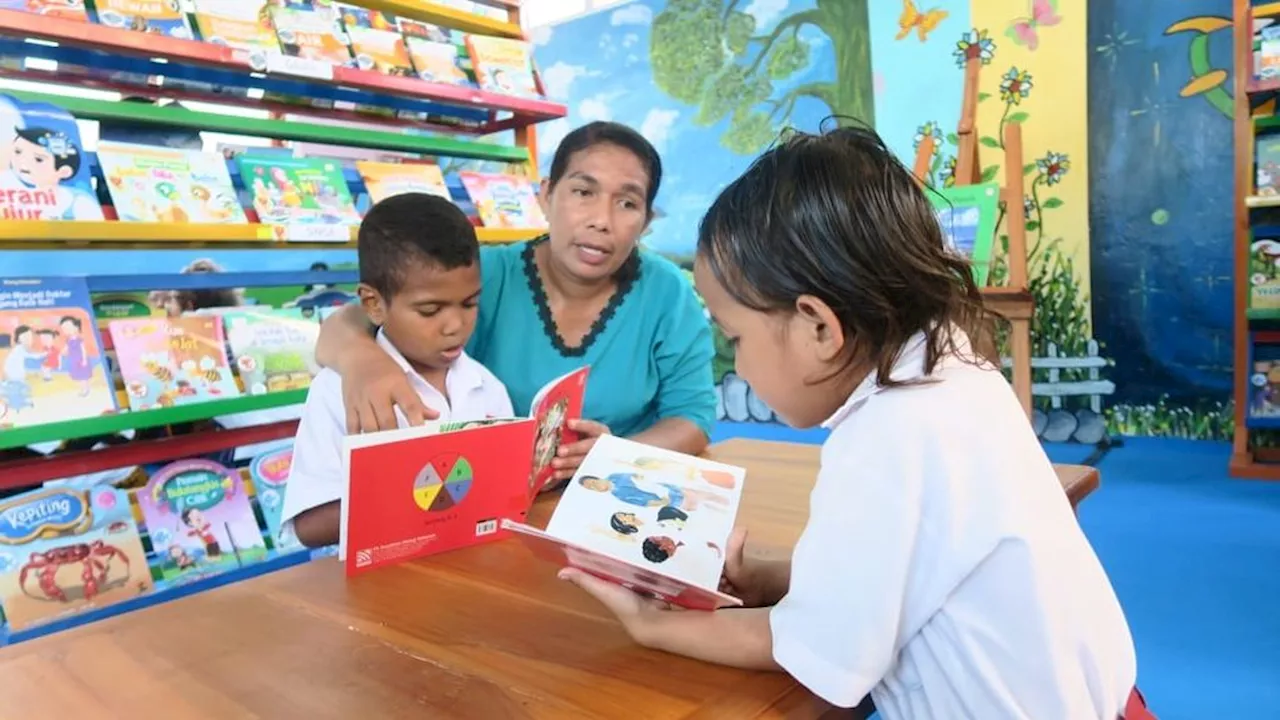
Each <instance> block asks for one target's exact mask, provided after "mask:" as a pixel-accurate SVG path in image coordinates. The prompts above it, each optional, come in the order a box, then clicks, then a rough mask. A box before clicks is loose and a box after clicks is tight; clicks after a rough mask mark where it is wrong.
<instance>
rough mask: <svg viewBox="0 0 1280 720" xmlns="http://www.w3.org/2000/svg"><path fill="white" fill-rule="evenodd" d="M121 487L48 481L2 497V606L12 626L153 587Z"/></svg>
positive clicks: (19, 626)
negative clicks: (63, 484) (61, 484)
mask: <svg viewBox="0 0 1280 720" xmlns="http://www.w3.org/2000/svg"><path fill="white" fill-rule="evenodd" d="M151 587H152V583H151V573H150V571H149V570H148V568H147V557H146V551H145V550H143V547H142V539H141V538H140V537H139V535H138V528H137V526H136V525H135V524H134V522H133V513H132V511H131V509H130V507H129V494H128V491H126V490H121V489H118V488H114V487H111V486H110V485H98V486H95V487H91V488H87V489H82V488H76V487H50V488H41V489H39V490H33V491H31V492H27V493H23V494H21V495H15V496H14V497H11V498H8V499H6V500H4V501H3V502H0V606H3V608H4V614H5V617H7V618H8V621H9V628H10V629H11V630H23V629H26V628H29V627H33V626H36V625H41V624H44V623H47V622H51V621H53V620H57V619H59V618H62V617H65V616H67V615H72V614H75V613H79V612H84V611H86V610H90V609H93V608H100V607H106V606H108V605H113V604H115V603H118V602H120V601H122V600H128V599H130V598H133V597H137V596H138V595H141V594H143V593H145V592H147V591H149V590H151Z"/></svg>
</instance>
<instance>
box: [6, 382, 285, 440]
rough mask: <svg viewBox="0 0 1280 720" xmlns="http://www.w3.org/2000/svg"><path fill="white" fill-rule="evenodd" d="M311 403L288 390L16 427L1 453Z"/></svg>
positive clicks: (10, 432) (12, 429)
mask: <svg viewBox="0 0 1280 720" xmlns="http://www.w3.org/2000/svg"><path fill="white" fill-rule="evenodd" d="M306 400H307V391H306V390H305V389H304V390H286V391H284V392H273V393H266V394H264V395H244V396H241V397H236V398H227V399H225V400H210V401H208V402H202V403H192V404H190V405H177V406H174V407H169V408H163V409H160V410H141V411H137V412H133V411H123V412H119V413H116V414H114V415H99V416H97V417H88V418H80V419H77V420H66V421H63V422H56V423H45V424H42V425H31V426H29V427H16V428H8V429H5V430H0V450H8V449H11V448H18V447H26V446H27V445H36V444H38V443H45V442H51V441H59V440H74V439H77V438H84V437H94V436H96V435H112V434H115V433H118V432H123V431H125V430H141V429H144V428H154V427H163V426H165V425H176V424H179V423H188V422H195V421H197V420H209V419H211V418H215V417H219V416H221V415H235V414H236V413H242V412H252V411H254V410H270V409H272V408H279V407H285V406H288V405H297V404H300V403H303V402H306Z"/></svg>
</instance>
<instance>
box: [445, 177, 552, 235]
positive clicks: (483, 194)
mask: <svg viewBox="0 0 1280 720" xmlns="http://www.w3.org/2000/svg"><path fill="white" fill-rule="evenodd" d="M458 179H459V180H460V181H461V182H462V186H463V187H464V188H466V191H467V195H469V196H470V197H471V202H472V203H474V204H475V206H476V213H477V214H478V215H479V216H480V222H481V223H483V224H484V226H485V227H490V228H543V227H546V225H547V219H546V216H544V215H543V214H542V208H541V207H539V206H538V196H537V194H536V193H535V192H534V186H533V184H532V183H531V182H529V180H528V178H524V177H520V176H518V175H506V174H500V173H481V172H472V171H469V170H463V171H461V172H459V173H458Z"/></svg>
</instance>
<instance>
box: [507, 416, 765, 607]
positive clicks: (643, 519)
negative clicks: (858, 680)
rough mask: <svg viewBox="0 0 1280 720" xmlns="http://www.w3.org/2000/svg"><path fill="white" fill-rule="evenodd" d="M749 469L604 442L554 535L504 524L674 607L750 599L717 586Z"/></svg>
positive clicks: (542, 548)
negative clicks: (725, 592)
mask: <svg viewBox="0 0 1280 720" xmlns="http://www.w3.org/2000/svg"><path fill="white" fill-rule="evenodd" d="M745 478H746V471H745V470H743V469H742V468H738V467H734V466H731V465H724V464H722V463H717V462H713V461H710V460H704V459H702V458H696V457H692V456H689V455H683V454H680V453H676V452H671V451H668V450H662V449H659V448H654V447H650V446H648V445H644V444H642V443H637V442H634V441H631V440H625V439H623V438H619V437H614V436H608V435H606V436H604V437H601V438H600V439H599V440H597V441H596V444H595V446H594V447H593V448H592V449H591V452H589V453H588V454H587V457H586V459H585V460H583V463H582V466H581V467H579V468H578V472H577V473H576V474H575V475H574V476H573V479H572V481H571V482H570V483H569V486H568V488H566V489H565V492H564V496H563V497H562V498H561V499H560V504H559V505H558V506H557V507H556V510H555V512H554V513H553V514H552V516H551V521H550V522H549V523H548V524H547V528H546V530H539V529H537V528H534V527H531V526H529V525H526V524H524V523H522V522H520V521H519V520H516V519H514V518H504V519H503V521H502V523H501V527H502V528H504V529H507V530H511V531H513V532H515V533H518V534H519V535H520V537H521V539H522V540H524V541H525V542H526V544H527V545H528V546H529V547H530V548H531V549H532V550H533V551H534V552H535V553H536V554H537V555H539V556H541V557H543V558H546V559H549V560H551V561H553V562H556V563H558V564H561V565H569V566H571V567H574V568H577V569H579V570H582V571H583V572H587V573H591V574H592V575H595V576H596V577H600V578H603V579H605V580H610V581H612V582H616V583H619V584H621V585H623V586H625V587H628V588H630V589H632V590H635V591H636V592H640V593H644V594H648V595H650V596H652V597H656V598H659V599H661V600H665V601H667V602H670V603H672V604H675V605H680V606H682V607H686V608H690V609H698V610H714V609H716V608H720V607H731V606H736V605H741V604H742V603H741V602H740V601H739V600H738V599H736V598H733V597H730V596H728V595H725V594H723V593H721V592H719V590H718V589H717V588H718V587H719V584H720V574H721V571H722V570H723V569H724V552H725V548H726V545H727V544H728V541H729V535H730V533H732V531H733V524H734V518H735V517H736V516H737V513H738V503H739V500H740V498H741V496H742V483H743V481H744V480H745Z"/></svg>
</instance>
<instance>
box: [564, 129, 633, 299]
mask: <svg viewBox="0 0 1280 720" xmlns="http://www.w3.org/2000/svg"><path fill="white" fill-rule="evenodd" d="M648 189H649V173H648V172H647V171H646V170H645V167H644V165H643V164H642V163H641V162H640V158H638V157H636V156H635V154H634V153H632V152H631V151H630V150H626V149H624V148H621V147H619V146H617V145H613V144H607V143H606V144H598V145H593V146H591V147H589V148H587V149H585V150H579V151H578V152H576V153H574V154H573V156H572V157H570V158H569V164H568V167H567V168H566V169H565V173H564V175H563V176H562V177H561V178H560V180H559V181H558V182H557V183H556V184H555V186H554V187H551V186H550V185H549V184H548V183H547V182H546V181H544V182H543V184H542V192H541V194H540V195H539V201H540V202H541V204H542V211H543V213H545V214H546V216H547V219H548V222H549V225H550V227H549V233H550V236H551V242H550V249H551V255H552V258H553V259H554V260H555V261H556V263H557V266H558V267H560V268H561V269H563V270H564V271H565V272H567V273H568V274H570V275H572V276H573V277H575V278H578V279H580V280H582V281H585V282H592V281H599V280H605V279H608V278H611V277H613V274H614V273H615V272H617V270H618V268H620V267H622V264H623V263H624V262H626V261H627V258H628V257H630V255H631V251H632V250H634V249H635V246H636V241H637V240H638V239H639V238H640V233H642V232H644V229H645V227H646V226H647V225H648V224H649V208H648V205H647V203H646V198H647V197H648Z"/></svg>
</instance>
